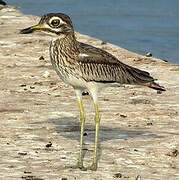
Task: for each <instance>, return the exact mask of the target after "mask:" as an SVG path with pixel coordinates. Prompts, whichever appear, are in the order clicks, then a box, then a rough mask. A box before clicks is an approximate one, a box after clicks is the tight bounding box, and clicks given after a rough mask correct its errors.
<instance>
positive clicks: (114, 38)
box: [6, 0, 179, 64]
mask: <svg viewBox="0 0 179 180" xmlns="http://www.w3.org/2000/svg"><path fill="white" fill-rule="evenodd" d="M6 2H7V3H9V4H12V5H16V6H18V7H20V9H21V10H22V11H23V12H24V13H26V14H34V15H43V14H46V13H48V12H63V13H66V14H68V15H70V16H71V18H72V20H73V23H74V25H75V29H76V31H79V32H81V33H83V34H87V35H90V36H93V37H96V38H99V39H102V40H104V41H107V42H111V43H113V44H116V45H119V46H121V47H124V48H126V49H129V50H131V51H134V52H137V53H140V54H145V53H146V52H151V53H152V54H153V56H155V57H158V58H161V59H165V60H169V61H171V62H173V63H175V64H179V50H178V48H179V10H178V8H179V0H170V1H169V0H153V1H150V0H98V1H97V0H90V1H84V0H37V1H35V0H34V1H32V0H7V1H6Z"/></svg>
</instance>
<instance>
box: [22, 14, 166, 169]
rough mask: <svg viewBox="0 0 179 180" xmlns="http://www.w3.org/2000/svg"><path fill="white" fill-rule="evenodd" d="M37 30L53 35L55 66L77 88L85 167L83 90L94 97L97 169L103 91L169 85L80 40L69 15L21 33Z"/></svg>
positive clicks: (50, 16)
mask: <svg viewBox="0 0 179 180" xmlns="http://www.w3.org/2000/svg"><path fill="white" fill-rule="evenodd" d="M33 31H44V32H47V33H49V34H50V35H51V36H52V37H53V40H52V41H51V44H50V59H51V62H52V65H53V67H54V69H55V71H56V72H57V74H58V75H59V76H60V77H61V79H62V80H63V81H64V82H65V83H67V84H69V85H71V86H72V87H73V88H74V89H75V92H76V95H77V99H78V105H79V108H80V124H81V133H80V153H79V159H78V164H77V166H78V167H79V168H81V169H83V170H84V169H86V168H85V167H84V166H83V157H84V154H83V143H84V140H83V134H84V125H85V113H84V107H83V103H82V92H83V91H85V90H87V91H88V92H89V93H90V95H91V97H92V98H93V101H94V107H95V126H96V132H95V147H94V156H93V163H92V166H90V169H91V170H96V169H97V165H98V163H97V162H98V144H99V125H100V115H99V107H98V93H99V90H100V89H101V88H103V87H104V86H110V85H113V84H137V85H143V86H148V87H150V88H153V89H156V90H161V91H165V88H164V87H162V86H160V85H159V84H157V83H155V82H154V81H155V80H154V78H153V77H151V76H150V74H149V73H148V72H146V71H143V70H139V69H137V68H134V67H131V66H129V65H126V64H124V63H122V62H120V61H119V60H118V59H117V58H116V57H114V56H113V55H111V54H110V53H108V52H106V51H104V50H102V49H99V48H96V47H93V46H91V45H88V44H84V43H81V42H78V41H77V40H76V38H75V34H74V29H73V25H72V22H71V19H70V17H69V16H67V15H65V14H62V13H50V14H47V15H44V16H43V17H42V18H41V20H40V22H39V23H38V24H37V25H35V26H32V27H29V28H26V29H23V30H21V33H23V34H26V33H32V32H33Z"/></svg>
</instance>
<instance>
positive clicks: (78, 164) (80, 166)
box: [76, 161, 87, 171]
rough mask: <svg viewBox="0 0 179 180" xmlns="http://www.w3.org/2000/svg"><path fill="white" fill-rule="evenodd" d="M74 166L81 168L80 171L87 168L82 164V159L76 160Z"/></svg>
mask: <svg viewBox="0 0 179 180" xmlns="http://www.w3.org/2000/svg"><path fill="white" fill-rule="evenodd" d="M76 167H77V168H79V169H81V170H82V171H86V170H87V168H85V167H84V166H83V162H82V161H78V162H77V165H76Z"/></svg>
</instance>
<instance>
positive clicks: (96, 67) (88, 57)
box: [77, 42, 154, 84]
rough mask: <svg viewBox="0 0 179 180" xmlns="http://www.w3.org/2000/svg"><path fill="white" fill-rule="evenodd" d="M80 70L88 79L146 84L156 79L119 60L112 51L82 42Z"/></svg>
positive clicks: (84, 77)
mask: <svg viewBox="0 0 179 180" xmlns="http://www.w3.org/2000/svg"><path fill="white" fill-rule="evenodd" d="M79 46H80V48H79V49H80V54H82V55H81V56H80V55H79V56H78V59H77V61H78V64H79V67H78V68H79V70H80V72H81V76H82V77H83V79H85V80H86V81H96V82H103V83H114V82H117V83H121V84H145V83H148V82H153V81H154V79H153V78H152V77H151V76H150V74H149V73H148V72H146V71H142V70H139V69H137V68H134V67H131V66H129V65H126V64H124V63H122V62H121V61H119V60H118V59H117V58H116V57H114V56H113V55H111V54H110V53H108V52H106V51H104V50H102V49H99V48H96V47H93V46H90V45H87V44H84V43H80V42H79Z"/></svg>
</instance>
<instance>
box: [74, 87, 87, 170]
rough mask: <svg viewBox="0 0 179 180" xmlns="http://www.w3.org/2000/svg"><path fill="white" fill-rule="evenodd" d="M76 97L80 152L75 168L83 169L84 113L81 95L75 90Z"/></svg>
mask: <svg viewBox="0 0 179 180" xmlns="http://www.w3.org/2000/svg"><path fill="white" fill-rule="evenodd" d="M76 95H77V99H78V106H79V109H80V126H81V132H80V151H79V157H78V162H77V166H78V168H80V169H85V168H84V166H83V158H84V153H83V144H84V139H83V134H84V125H85V112H84V106H83V102H82V93H81V91H78V90H76Z"/></svg>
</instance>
